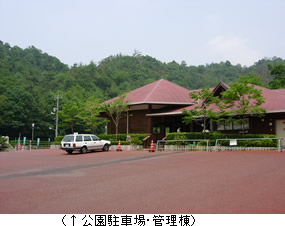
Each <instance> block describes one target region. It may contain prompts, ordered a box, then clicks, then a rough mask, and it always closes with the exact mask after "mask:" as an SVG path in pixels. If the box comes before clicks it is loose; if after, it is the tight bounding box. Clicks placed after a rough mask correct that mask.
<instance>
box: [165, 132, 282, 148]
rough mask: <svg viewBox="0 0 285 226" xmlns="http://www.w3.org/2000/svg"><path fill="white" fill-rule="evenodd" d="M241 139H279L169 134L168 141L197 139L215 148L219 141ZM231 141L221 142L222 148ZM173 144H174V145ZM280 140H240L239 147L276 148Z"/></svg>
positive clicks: (255, 136) (256, 135)
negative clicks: (204, 140) (205, 141)
mask: <svg viewBox="0 0 285 226" xmlns="http://www.w3.org/2000/svg"><path fill="white" fill-rule="evenodd" d="M239 138H277V136H276V135H271V134H244V135H243V134H225V133H218V132H213V133H206V134H204V133H196V132H195V133H193V132H192V133H191V132H184V133H169V134H168V135H167V136H166V140H195V139H209V140H210V145H211V146H214V145H215V143H216V140H217V139H239ZM174 143H175V144H176V145H184V144H185V142H182V141H180V142H174ZM229 143H230V142H229V141H220V142H219V144H220V145H222V146H229ZM172 144H173V143H172ZM201 144H202V142H201ZM277 145H278V140H275V139H274V140H245V141H243V140H238V146H242V147H276V146H277Z"/></svg>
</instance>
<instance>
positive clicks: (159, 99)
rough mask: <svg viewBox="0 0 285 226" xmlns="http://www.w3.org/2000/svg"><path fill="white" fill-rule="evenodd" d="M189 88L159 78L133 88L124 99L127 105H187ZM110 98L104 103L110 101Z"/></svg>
mask: <svg viewBox="0 0 285 226" xmlns="http://www.w3.org/2000/svg"><path fill="white" fill-rule="evenodd" d="M189 93H190V90H188V89H186V88H183V87H181V86H179V85H176V84H174V83H172V82H169V81H167V80H164V79H161V80H158V81H155V82H153V83H150V84H148V85H145V86H143V87H140V88H138V89H135V90H133V91H131V92H129V93H127V94H126V97H125V100H126V101H127V100H128V103H129V105H135V104H176V105H182V104H183V105H187V104H189V105H190V104H191V103H192V100H191V99H190V97H189ZM116 98H118V97H115V98H113V99H111V100H108V101H105V102H104V103H109V102H112V101H113V100H114V99H116Z"/></svg>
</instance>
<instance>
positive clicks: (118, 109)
mask: <svg viewBox="0 0 285 226" xmlns="http://www.w3.org/2000/svg"><path fill="white" fill-rule="evenodd" d="M124 99H125V95H121V96H119V97H118V98H117V99H115V100H113V101H112V102H110V103H108V104H105V105H104V106H103V109H104V110H105V112H106V113H107V114H108V115H109V116H110V118H111V119H112V121H113V122H114V124H115V127H116V139H118V129H119V122H120V119H121V118H122V117H123V116H125V114H126V112H127V111H128V110H129V107H128V102H127V101H124Z"/></svg>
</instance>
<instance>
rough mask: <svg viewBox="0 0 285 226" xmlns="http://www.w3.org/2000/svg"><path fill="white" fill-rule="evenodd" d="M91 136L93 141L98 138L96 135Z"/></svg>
mask: <svg viewBox="0 0 285 226" xmlns="http://www.w3.org/2000/svg"><path fill="white" fill-rule="evenodd" d="M91 137H92V140H93V141H97V140H100V139H99V138H98V137H96V136H91Z"/></svg>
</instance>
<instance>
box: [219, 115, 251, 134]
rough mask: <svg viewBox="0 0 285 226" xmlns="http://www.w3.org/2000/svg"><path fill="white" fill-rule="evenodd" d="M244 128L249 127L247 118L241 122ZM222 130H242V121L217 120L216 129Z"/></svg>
mask: <svg viewBox="0 0 285 226" xmlns="http://www.w3.org/2000/svg"><path fill="white" fill-rule="evenodd" d="M243 126H244V129H249V119H248V118H247V119H245V121H244V122H243ZM222 130H242V122H241V121H232V122H227V121H218V122H217V131H222Z"/></svg>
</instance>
